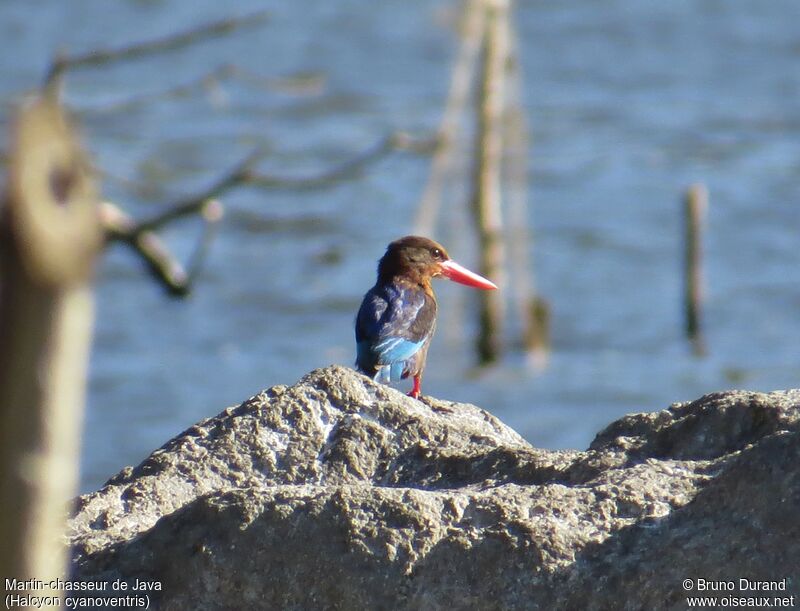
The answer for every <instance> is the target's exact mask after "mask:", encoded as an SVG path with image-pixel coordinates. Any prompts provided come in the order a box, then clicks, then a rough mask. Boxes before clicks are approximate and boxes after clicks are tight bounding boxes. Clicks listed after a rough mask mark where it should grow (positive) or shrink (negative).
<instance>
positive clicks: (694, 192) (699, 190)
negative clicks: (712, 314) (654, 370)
mask: <svg viewBox="0 0 800 611" xmlns="http://www.w3.org/2000/svg"><path fill="white" fill-rule="evenodd" d="M707 209H708V189H706V187H705V185H702V184H694V185H691V186H690V187H689V189H688V190H687V192H686V198H685V201H684V216H685V219H684V232H685V236H684V237H685V241H686V242H685V246H684V311H685V315H686V336H687V337H688V338H689V340H690V341H691V343H692V349H693V351H694V353H695V354H696V355H698V356H699V355H703V354H705V341H704V339H703V329H702V306H703V293H704V290H703V223H704V219H705V216H706V211H707Z"/></svg>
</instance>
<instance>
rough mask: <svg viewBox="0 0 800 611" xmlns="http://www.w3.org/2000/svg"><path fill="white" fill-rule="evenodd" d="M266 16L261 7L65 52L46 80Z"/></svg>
mask: <svg viewBox="0 0 800 611" xmlns="http://www.w3.org/2000/svg"><path fill="white" fill-rule="evenodd" d="M266 19H267V13H266V12H264V11H259V12H256V13H252V14H250V15H244V16H242V17H229V18H226V19H220V20H217V21H212V22H210V23H206V24H203V25H200V26H197V27H194V28H190V29H188V30H184V31H182V32H177V33H175V34H170V35H168V36H163V37H160V38H153V39H151V40H147V41H143V42H136V43H132V44H129V45H127V46H123V47H117V48H115V49H95V50H94V51H89V52H87V53H80V54H76V55H61V56H59V57H56V58H55V59H54V60H53V63H52V64H51V65H50V69H49V70H48V71H47V76H46V79H45V84H46V85H48V86H49V85H52V84H53V83H54V82H57V81H58V80H59V79H60V77H61V76H62V75H63V74H64V72H66V71H67V70H72V69H75V68H83V67H87V66H101V65H103V64H107V63H110V62H117V61H129V60H133V59H139V58H141V57H145V56H147V55H152V54H154V53H162V52H164V51H174V50H176V49H181V48H183V47H186V46H189V45H192V44H195V43H198V42H201V41H204V40H208V39H209V38H215V37H218V36H224V35H226V34H229V33H231V32H234V31H236V30H239V29H241V28H244V27H252V26H255V25H261V24H262V23H263V22H264V21H266Z"/></svg>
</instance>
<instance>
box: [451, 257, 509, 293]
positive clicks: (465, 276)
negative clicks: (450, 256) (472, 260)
mask: <svg viewBox="0 0 800 611" xmlns="http://www.w3.org/2000/svg"><path fill="white" fill-rule="evenodd" d="M439 265H440V266H441V268H442V275H444V276H445V277H446V278H447V279H448V280H452V281H453V282H458V283H460V284H466V285H467V286H472V287H475V288H476V289H484V290H486V291H492V290H494V289H496V288H497V285H496V284H495V283H494V282H492V281H491V280H487V279H486V278H484V277H483V276H479V275H478V274H476V273H475V272H471V271H469V270H468V269H467V268H466V267H462V266H461V265H459V264H458V263H456V262H455V261H450V260H448V261H443V262H442V263H440V264H439Z"/></svg>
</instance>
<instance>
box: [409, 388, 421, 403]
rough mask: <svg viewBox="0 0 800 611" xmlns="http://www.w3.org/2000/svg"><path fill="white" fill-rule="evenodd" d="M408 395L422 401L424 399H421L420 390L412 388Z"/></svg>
mask: <svg viewBox="0 0 800 611" xmlns="http://www.w3.org/2000/svg"><path fill="white" fill-rule="evenodd" d="M406 396H407V397H413V398H414V399H417V400H418V401H422V399H421V397H422V394H420V392H419V391H418V390H417V391H414V390H412V391H411V392H409V393H406Z"/></svg>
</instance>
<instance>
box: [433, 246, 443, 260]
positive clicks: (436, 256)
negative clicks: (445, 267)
mask: <svg viewBox="0 0 800 611" xmlns="http://www.w3.org/2000/svg"><path fill="white" fill-rule="evenodd" d="M431 254H432V255H433V258H434V259H441V258H442V251H441V250H439V249H438V248H434V249H433V250H432V251H431Z"/></svg>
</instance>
